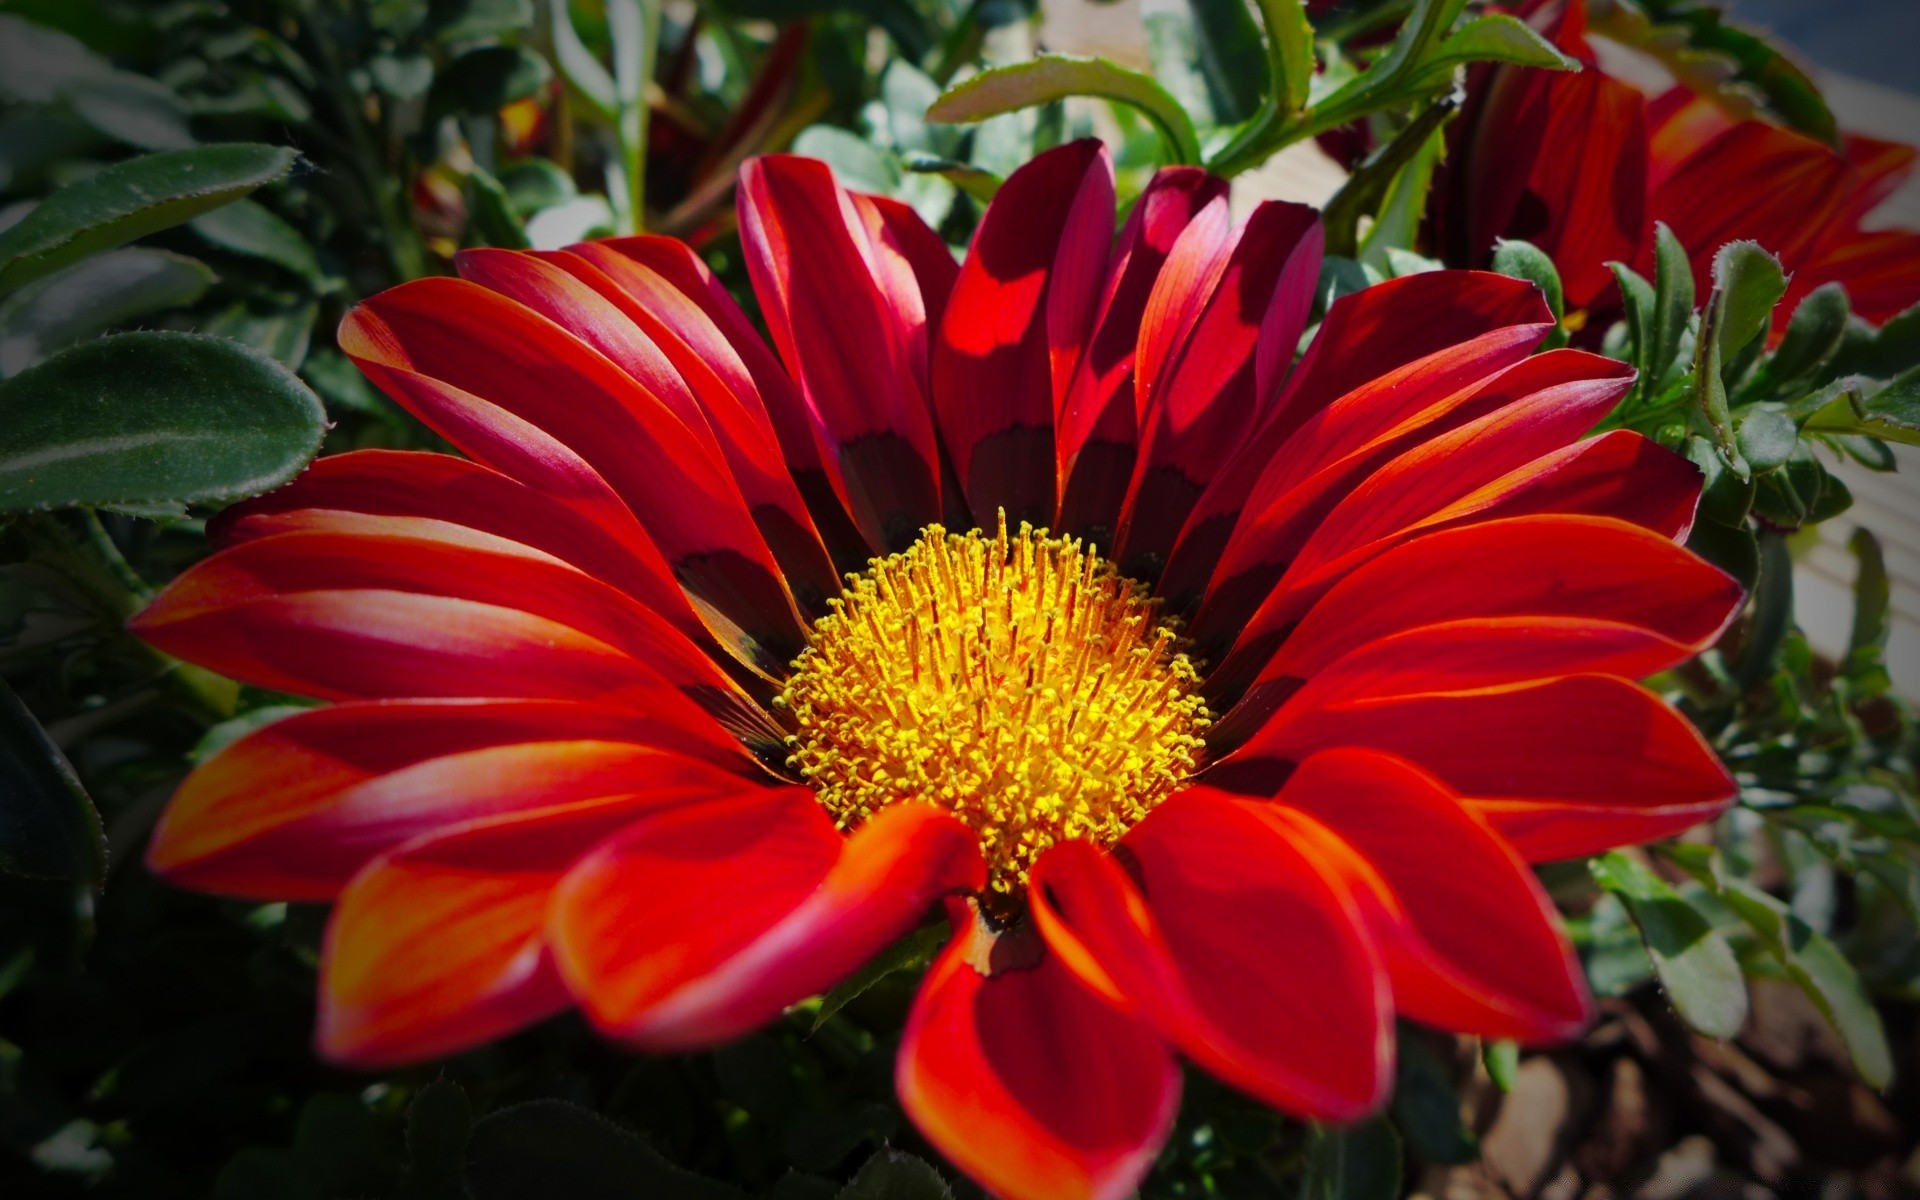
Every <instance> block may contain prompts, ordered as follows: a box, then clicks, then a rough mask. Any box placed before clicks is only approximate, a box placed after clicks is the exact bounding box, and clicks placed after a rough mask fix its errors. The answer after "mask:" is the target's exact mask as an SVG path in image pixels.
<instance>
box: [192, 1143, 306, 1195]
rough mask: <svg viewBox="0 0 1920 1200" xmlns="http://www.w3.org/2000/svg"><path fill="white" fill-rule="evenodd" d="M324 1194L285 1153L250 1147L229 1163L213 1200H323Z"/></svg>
mask: <svg viewBox="0 0 1920 1200" xmlns="http://www.w3.org/2000/svg"><path fill="white" fill-rule="evenodd" d="M323 1196H324V1193H323V1192H322V1191H321V1190H320V1184H319V1183H318V1182H316V1181H315V1180H314V1179H313V1178H312V1177H311V1176H310V1175H308V1174H307V1172H306V1170H305V1169H304V1168H303V1167H302V1166H301V1165H300V1164H299V1163H298V1162H296V1161H295V1159H294V1157H293V1155H291V1154H289V1153H287V1152H286V1151H285V1150H272V1149H269V1148H267V1147H265V1146H249V1147H247V1148H246V1149H244V1150H242V1151H240V1152H239V1153H238V1154H236V1155H234V1156H233V1157H232V1158H231V1159H229V1160H227V1165H226V1166H225V1167H222V1168H221V1170H220V1177H219V1178H218V1179H216V1180H215V1181H214V1184H213V1200H322V1198H323Z"/></svg>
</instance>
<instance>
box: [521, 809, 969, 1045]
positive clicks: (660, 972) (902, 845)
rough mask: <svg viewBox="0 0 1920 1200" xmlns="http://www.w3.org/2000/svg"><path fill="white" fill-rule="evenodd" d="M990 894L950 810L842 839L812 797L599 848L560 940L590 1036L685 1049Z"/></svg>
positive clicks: (909, 815) (804, 993)
mask: <svg viewBox="0 0 1920 1200" xmlns="http://www.w3.org/2000/svg"><path fill="white" fill-rule="evenodd" d="M984 882H985V866H984V863H983V861H982V859H981V857H980V850H979V844H978V842H977V841H976V840H975V838H974V835H973V831H972V830H970V829H968V828H967V827H966V826H965V825H964V824H962V823H961V822H960V821H959V820H957V819H956V818H954V817H953V816H952V815H951V814H949V813H947V812H945V811H944V810H941V809H938V808H935V807H933V806H931V805H924V804H902V805H895V806H893V807H891V808H888V809H887V810H885V811H884V812H882V813H879V814H878V815H876V816H875V817H874V818H873V819H872V820H870V821H868V822H867V823H866V825H864V826H862V827H861V828H860V830H859V831H858V832H856V833H854V834H853V835H852V836H850V837H849V836H843V835H842V834H841V833H840V832H839V831H837V830H836V829H834V827H833V822H832V820H831V819H830V818H829V817H828V816H827V813H826V810H825V809H823V808H822V807H821V806H820V802H819V801H818V800H817V799H816V798H815V797H814V795H813V793H812V792H810V791H808V790H806V789H804V788H783V789H780V790H778V791H775V792H768V791H764V790H759V789H755V790H753V791H751V792H749V793H747V794H744V795H742V796H741V797H739V798H738V799H736V800H733V801H729V802H727V803H723V804H712V805H701V806H699V807H698V808H697V809H691V808H690V809H687V810H686V811H684V812H678V813H676V812H664V813H661V814H660V815H659V817H658V818H657V819H649V820H644V821H642V822H640V823H639V824H637V825H635V826H634V827H633V828H632V829H631V830H629V831H627V832H626V833H623V834H621V835H620V836H619V837H618V838H616V839H615V840H613V841H611V842H609V843H608V844H606V845H605V846H603V847H601V848H600V849H599V850H598V851H596V852H595V853H594V854H593V855H592V857H590V858H588V859H586V860H585V861H583V862H582V863H581V864H580V865H579V866H578V867H576V868H574V870H573V871H572V872H571V873H570V874H569V875H568V876H567V879H566V882H565V883H563V884H562V885H561V887H560V890H559V892H558V893H557V895H556V896H555V902H554V909H553V918H552V933H551V937H552V940H553V946H554V953H555V956H556V958H557V959H558V961H559V964H560V969H561V973H562V974H563V975H564V976H565V978H566V980H567V983H568V986H569V987H571V988H572V989H573V992H574V994H575V995H576V996H578V997H579V1001H580V1005H581V1007H582V1008H583V1009H585V1011H586V1013H587V1015H588V1016H589V1017H591V1018H592V1019H593V1021H594V1023H595V1024H597V1025H599V1026H600V1027H601V1028H603V1029H605V1030H606V1031H607V1032H608V1033H610V1034H612V1035H613V1036H616V1037H619V1038H621V1039H623V1040H626V1041H629V1042H632V1043H634V1044H636V1045H640V1046H645V1047H647V1048H649V1049H653V1050H680V1049H688V1048H691V1047H695V1046H708V1045H713V1044H715V1043H718V1042H724V1041H728V1040H730V1039H732V1038H736V1037H739V1036H740V1035H742V1034H745V1033H747V1032H749V1031H751V1030H753V1029H755V1028H757V1027H759V1026H761V1025H763V1024H765V1023H766V1022H768V1021H771V1020H772V1019H773V1018H775V1017H777V1016H779V1015H780V1013H781V1011H782V1010H783V1009H785V1008H787V1007H788V1006H789V1005H792V1004H794V1003H797V1002H798V1001H800V1000H804V999H805V998H806V997H808V996H811V995H813V994H814V993H816V992H818V991H820V990H822V989H824V988H826V987H829V986H831V985H832V984H834V983H836V982H838V981H839V980H840V979H842V978H843V977H845V976H846V975H847V974H849V973H850V972H852V971H853V970H854V969H855V968H856V967H858V966H859V965H860V964H861V963H863V962H865V961H866V960H867V959H868V958H870V957H872V956H873V955H874V954H875V953H877V952H878V951H880V950H882V949H884V948H885V947H886V946H887V945H888V944H889V943H890V942H892V941H893V940H894V939H896V938H898V937H899V936H900V935H902V934H904V933H906V932H907V931H908V930H909V929H911V928H912V927H913V925H914V923H915V922H917V921H919V920H920V919H921V918H922V917H923V916H924V915H925V914H926V912H927V909H928V907H929V906H930V905H931V904H932V903H933V901H934V900H936V899H938V898H939V897H940V896H941V895H943V894H946V893H949V892H954V891H960V890H964V889H970V888H977V887H980V886H981V885H982V884H983V883H984ZM717 901H718V902H717Z"/></svg>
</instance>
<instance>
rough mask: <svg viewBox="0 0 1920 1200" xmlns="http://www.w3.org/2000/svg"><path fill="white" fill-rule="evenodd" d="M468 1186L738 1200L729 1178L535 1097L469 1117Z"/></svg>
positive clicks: (583, 1197)
mask: <svg viewBox="0 0 1920 1200" xmlns="http://www.w3.org/2000/svg"><path fill="white" fill-rule="evenodd" d="M467 1186H468V1188H469V1189H470V1190H471V1191H472V1192H473V1195H474V1200H526V1198H527V1197H529V1196H565V1197H567V1200H744V1197H745V1193H744V1192H741V1191H740V1190H739V1189H737V1188H735V1187H733V1186H731V1185H730V1184H725V1183H721V1182H719V1181H717V1180H712V1179H706V1178H703V1177H702V1176H699V1175H695V1174H694V1173H693V1172H691V1171H686V1170H682V1169H681V1168H679V1167H676V1166H674V1165H673V1164H672V1163H670V1162H668V1161H667V1160H666V1159H664V1158H662V1157H660V1155H659V1153H658V1152H657V1151H655V1150H654V1149H653V1148H652V1147H651V1146H648V1145H647V1144H646V1143H645V1142H643V1141H641V1140H640V1139H639V1138H638V1137H635V1136H634V1135H633V1134H632V1133H629V1132H628V1131H627V1130H625V1129H622V1128H621V1127H620V1126H618V1125H615V1124H614V1123H613V1122H611V1121H608V1120H606V1119H605V1118H603V1117H601V1116H598V1115H596V1114H595V1113H592V1112H589V1111H587V1110H586V1109H584V1108H579V1107H576V1106H575V1105H571V1104H567V1103H564V1102H562V1101H559V1100H534V1101H531V1102H529V1103H526V1104H519V1105H515V1106H513V1107H512V1108H503V1109H501V1110H499V1111H498V1112H494V1113H490V1114H488V1115H487V1116H485V1117H482V1118H481V1119H480V1120H478V1121H476V1122H474V1126H473V1138H472V1141H471V1142H470V1143H469V1146H468V1156H467Z"/></svg>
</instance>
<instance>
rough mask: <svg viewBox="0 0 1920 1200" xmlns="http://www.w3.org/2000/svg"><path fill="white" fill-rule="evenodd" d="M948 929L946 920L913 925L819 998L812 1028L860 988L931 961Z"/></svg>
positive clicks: (845, 1002) (851, 999)
mask: <svg viewBox="0 0 1920 1200" xmlns="http://www.w3.org/2000/svg"><path fill="white" fill-rule="evenodd" d="M948 934H949V931H948V929H947V925H946V922H944V921H942V922H937V923H935V924H932V925H929V926H927V927H926V928H924V929H916V930H914V931H913V932H912V933H910V934H908V935H907V936H905V937H903V938H901V939H900V940H899V941H897V942H895V943H894V944H893V945H891V946H889V947H887V948H886V949H885V950H882V951H881V952H880V953H879V954H877V955H875V956H874V957H873V958H872V959H870V960H868V962H867V965H866V966H864V967H861V968H860V969H859V970H858V971H855V972H854V973H853V974H852V975H850V976H848V977H847V978H846V979H844V980H842V981H841V982H840V983H838V984H837V985H835V986H834V988H833V990H831V991H829V992H828V993H827V994H826V995H825V996H822V997H821V998H820V1011H819V1012H817V1013H815V1014H814V1016H813V1031H814V1032H816V1033H817V1032H819V1030H820V1027H821V1026H823V1025H825V1024H826V1023H827V1021H828V1020H830V1019H831V1018H832V1017H833V1014H835V1013H837V1012H839V1011H840V1010H841V1009H843V1008H845V1007H846V1006H847V1005H849V1004H851V1003H852V1002H853V1001H854V1000H855V999H857V998H858V997H859V996H860V995H861V994H862V993H863V992H865V991H867V989H869V988H871V987H872V986H873V985H874V984H876V983H879V982H880V981H881V980H882V979H885V978H886V977H887V976H889V975H892V974H894V973H896V972H899V971H911V970H913V969H914V968H916V967H922V966H925V965H926V964H927V963H930V962H932V961H933V956H934V955H935V954H937V953H939V951H940V947H942V946H944V945H946V943H947V937H948Z"/></svg>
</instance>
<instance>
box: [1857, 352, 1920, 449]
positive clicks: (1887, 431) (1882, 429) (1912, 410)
mask: <svg viewBox="0 0 1920 1200" xmlns="http://www.w3.org/2000/svg"><path fill="white" fill-rule="evenodd" d="M1860 429H1861V432H1863V433H1869V434H1872V435H1873V436H1874V437H1878V438H1885V439H1886V440H1888V441H1890V442H1905V443H1906V444H1907V445H1909V446H1920V367H1911V368H1909V369H1908V370H1906V371H1904V372H1902V373H1901V374H1899V375H1896V376H1894V378H1893V379H1892V381H1890V382H1889V383H1888V384H1887V386H1886V387H1883V388H1881V389H1880V390H1879V391H1877V392H1875V393H1873V394H1872V395H1870V396H1868V397H1866V398H1865V399H1863V400H1862V401H1861V402H1860Z"/></svg>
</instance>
